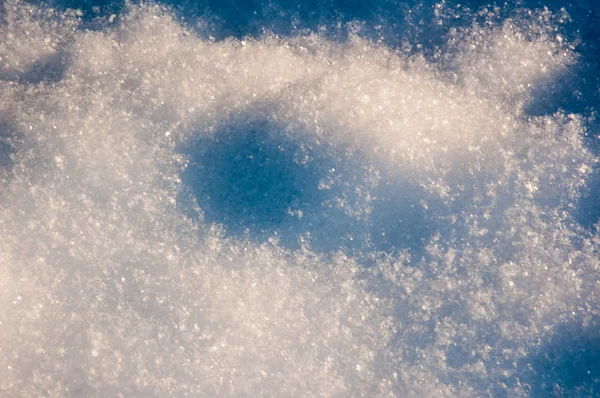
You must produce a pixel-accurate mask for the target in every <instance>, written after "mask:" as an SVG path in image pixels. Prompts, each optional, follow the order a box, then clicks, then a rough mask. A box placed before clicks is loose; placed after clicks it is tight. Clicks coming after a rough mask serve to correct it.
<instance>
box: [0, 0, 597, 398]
mask: <svg viewBox="0 0 600 398" xmlns="http://www.w3.org/2000/svg"><path fill="white" fill-rule="evenodd" d="M44 3H46V4H49V5H50V6H55V7H58V8H63V9H64V8H75V9H80V10H82V11H83V13H84V15H83V19H84V21H86V23H88V24H89V25H90V27H91V28H93V26H94V24H93V21H94V19H95V18H97V17H103V16H104V17H106V16H109V15H111V14H112V13H118V12H119V11H120V10H122V8H123V7H124V2H123V1H112V0H52V1H44ZM435 3H436V2H434V1H431V0H425V1H423V0H409V1H394V0H373V1H368V2H365V1H359V0H352V1H341V0H330V1H322V0H307V1H302V2H297V1H291V0H272V1H236V0H203V1H190V0H177V1H165V2H163V4H166V5H168V6H171V7H173V10H174V12H175V13H176V14H177V15H178V16H179V17H180V18H181V19H182V20H183V21H184V22H185V23H189V24H190V26H194V21H195V20H196V19H197V18H199V17H202V18H204V19H206V20H207V21H209V22H210V23H209V24H208V25H203V27H201V28H198V29H199V34H201V35H206V36H212V37H214V38H216V39H217V40H219V39H224V38H227V37H235V38H241V37H244V36H255V37H256V36H259V35H261V34H262V33H263V32H264V31H270V32H274V33H276V34H278V35H281V36H286V35H294V34H297V33H301V32H303V31H307V30H308V31H311V30H312V31H316V30H318V29H319V27H325V28H327V32H328V34H330V35H331V36H332V38H333V39H337V40H343V39H344V37H345V35H346V34H347V33H348V29H349V28H348V27H347V25H345V24H346V23H348V22H353V21H355V22H357V23H358V24H359V25H362V28H361V31H360V32H361V34H362V35H363V36H365V37H366V38H368V39H372V40H373V41H377V40H379V39H381V40H382V42H383V43H384V44H386V45H388V46H391V47H394V46H399V43H401V42H402V41H403V40H409V41H412V42H413V43H419V44H420V45H421V50H419V51H421V52H422V53H423V54H424V55H425V56H426V57H430V58H435V57H436V56H438V55H439V53H438V52H437V49H438V47H439V46H442V45H443V43H444V37H445V34H446V33H447V32H448V29H449V28H450V27H452V26H455V27H456V26H466V25H467V24H469V23H471V21H472V18H468V19H466V20H465V19H461V18H456V19H455V20H453V21H452V20H451V21H450V22H451V23H447V22H448V21H445V22H446V23H445V24H443V25H439V24H436V23H434V22H435V18H436V17H435V15H434V5H435ZM459 3H460V4H461V7H462V9H463V10H464V9H467V8H469V9H471V10H476V9H479V8H481V7H484V6H488V5H489V2H488V1H486V0H464V1H463V0H461V1H448V2H446V4H447V5H448V6H449V7H450V8H452V7H456V6H457V5H458V4H459ZM544 7H547V8H548V9H550V10H551V11H553V12H559V11H560V10H561V9H562V8H564V9H565V10H566V11H567V12H568V13H569V15H570V17H571V20H570V21H566V22H565V23H564V24H563V25H562V26H560V34H561V35H563V36H564V37H566V38H567V39H568V40H570V41H572V42H576V43H578V44H577V46H576V51H577V52H578V53H579V55H580V59H579V62H578V65H577V66H576V69H575V71H571V72H570V73H569V75H565V76H564V77H562V79H563V84H560V85H557V86H556V88H546V89H544V90H543V91H540V92H537V93H534V98H533V101H532V102H531V104H530V105H529V108H528V110H527V111H528V113H529V114H531V115H543V114H550V113H552V112H555V111H556V110H559V109H562V110H564V111H565V112H566V113H580V114H583V115H585V116H590V115H593V114H594V113H596V112H597V111H598V110H599V108H600V103H599V90H598V87H599V86H600V84H599V80H598V79H599V77H598V73H597V71H598V70H600V40H599V39H600V2H598V1H596V0H581V1H567V2H564V1H561V0H554V1H543V0H522V1H518V2H514V4H513V5H512V6H509V7H504V8H503V9H502V10H501V12H500V13H499V15H498V16H497V18H498V19H499V20H502V18H507V17H509V16H510V15H511V13H512V12H513V11H514V10H515V9H517V8H527V9H535V8H544ZM59 61H60V60H59ZM48 62H49V63H52V62H57V60H48ZM32 76H34V74H32ZM23 79H25V80H26V79H27V76H23ZM23 79H22V80H23ZM0 130H7V128H5V126H0ZM7 131H8V130H7ZM598 131H599V129H598V126H597V125H595V124H594V123H593V122H590V124H589V131H588V136H587V137H586V141H587V142H588V144H589V146H590V148H591V149H592V150H593V151H594V152H595V153H596V154H600V145H599V144H598V142H599V140H598V138H600V134H599V133H598ZM300 145H301V143H299V142H293V141H291V142H290V141H289V137H285V136H284V135H281V134H279V135H277V134H275V135H273V134H272V128H270V127H268V126H267V127H265V126H262V127H261V126H245V127H237V128H233V129H230V130H229V131H226V132H225V133H224V134H220V135H219V138H206V139H204V140H200V141H196V142H191V143H189V145H188V147H187V148H185V149H184V152H186V151H187V153H188V154H189V155H190V158H191V166H190V168H189V169H188V170H187V171H186V172H185V173H184V175H183V180H184V183H186V184H187V185H188V186H189V187H190V190H191V192H192V194H193V195H195V196H196V198H197V200H198V201H199V202H201V203H202V205H203V207H204V208H205V209H206V214H205V215H204V216H205V217H206V218H207V220H208V221H211V222H216V223H221V224H223V225H225V226H226V228H227V229H228V231H229V233H231V234H243V233H249V234H251V235H252V236H255V237H256V238H257V239H259V240H260V239H266V238H267V237H269V236H272V234H273V232H276V233H277V234H278V235H279V237H280V239H281V240H282V241H283V243H284V244H287V245H289V247H290V248H293V245H294V244H296V241H295V240H294V237H295V236H296V235H295V234H291V235H290V233H289V231H290V230H294V231H301V232H310V231H311V226H310V224H308V223H303V222H302V221H301V220H298V219H295V218H293V217H291V216H290V215H289V214H288V212H287V211H288V209H289V208H294V207H295V208H297V209H300V210H304V211H305V212H308V213H309V214H308V216H310V210H311V208H314V206H318V205H319V204H320V203H321V202H323V201H324V200H325V197H324V195H325V193H323V192H320V191H319V190H318V189H317V184H318V180H319V179H320V178H322V177H323V176H324V175H325V174H326V173H327V171H328V170H329V169H330V168H332V167H334V166H337V167H338V169H340V170H342V169H343V165H339V164H333V163H331V162H332V160H331V158H328V157H327V153H315V151H316V149H314V148H313V149H309V152H311V153H310V156H311V157H312V159H313V161H312V162H309V163H307V164H298V163H296V162H295V161H294V153H296V152H297V151H298V150H299V147H300ZM280 148H284V149H280ZM10 152H11V148H10V144H9V143H8V140H7V135H6V134H5V135H4V136H2V135H1V134H0V157H1V159H8V154H9V153H10ZM1 159H0V167H3V166H6V165H5V164H4V163H6V162H8V160H6V162H5V161H4V160H1ZM198 173H202V174H203V175H205V176H209V177H208V178H207V179H205V180H204V181H203V182H199V181H198V180H197V179H195V176H196V175H197V174H198ZM277 181H286V182H288V184H287V185H286V186H279V185H278V183H277ZM417 196H418V195H417ZM412 204H413V203H409V204H408V205H403V204H399V203H383V204H381V206H380V208H379V210H377V209H376V211H375V215H374V216H373V217H374V218H373V219H371V220H370V221H368V222H367V223H366V224H365V225H362V226H359V227H360V228H362V230H363V231H366V232H365V233H367V232H368V234H369V235H370V236H384V235H382V234H376V233H375V231H373V229H374V228H378V227H380V228H383V229H386V228H387V229H389V230H394V228H393V226H386V225H385V221H386V220H388V219H389V218H390V217H388V216H389V215H390V211H391V210H390V209H392V208H396V209H398V208H399V209H400V210H398V211H400V212H405V213H407V212H409V210H408V209H409V208H411V207H409V206H412ZM575 212H576V214H575V216H576V219H577V220H578V221H579V223H580V224H581V225H583V226H584V227H586V228H593V227H594V224H595V223H597V221H598V219H600V170H595V173H594V175H593V176H592V179H591V180H590V181H589V182H588V185H587V187H586V190H585V192H584V194H583V195H582V198H581V200H580V203H579V206H578V208H577V209H576V211H575ZM330 216H331V219H337V220H343V217H339V215H337V216H336V215H335V214H330ZM407 217H408V218H409V219H410V218H411V217H412V221H413V225H427V219H428V217H429V215H427V214H425V213H422V212H421V213H419V212H417V213H414V214H408V216H407ZM308 218H310V217H308ZM323 221H324V222H327V220H323ZM414 221H417V222H414ZM338 222H339V221H338ZM342 222H343V221H342ZM283 226H285V228H284V227H283ZM347 227H348V225H345V226H340V228H339V230H343V229H346V228H347ZM351 227H354V228H356V227H357V226H356V225H353V226H351ZM360 228H359V229H360ZM333 231H334V232H335V225H334V228H333ZM411 233H412V235H414V236H412V237H410V238H409V239H407V237H406V236H403V237H395V238H394V237H391V238H386V239H382V238H378V239H379V240H375V241H373V240H372V239H371V241H370V242H369V244H372V245H376V246H378V247H377V248H378V249H381V250H384V251H385V250H387V251H391V250H393V249H394V248H399V247H400V246H401V245H402V244H403V243H402V242H407V241H408V242H410V241H411V239H413V240H414V242H418V241H419V239H420V238H423V237H426V236H427V233H428V232H427V228H425V227H424V229H423V230H419V231H414V230H413V231H412V232H411V231H409V232H408V234H409V235H410V234H411ZM292 235H293V236H292ZM323 238H324V239H322V240H318V241H319V242H324V243H322V245H323V246H322V247H320V248H319V247H317V249H320V250H321V251H327V250H332V249H336V248H342V249H343V248H344V247H346V248H351V247H352V245H350V244H347V243H343V242H342V241H340V240H338V241H337V243H335V244H334V243H331V241H329V242H328V241H327V239H325V238H326V237H323ZM359 240H360V239H359ZM286 242H287V243H286ZM363 244H364V241H363ZM404 244H405V243H404ZM336 245H337V246H336ZM411 245H413V246H411V248H413V249H414V248H415V246H417V245H418V243H414V244H411ZM359 247H360V245H359ZM581 325H582V323H581V322H578V320H573V323H572V324H566V325H563V327H561V328H558V329H557V330H556V331H555V334H554V336H553V337H552V338H551V339H550V340H548V341H545V342H542V343H541V345H540V347H539V348H538V349H532V350H531V353H530V355H529V356H528V357H527V358H526V360H525V361H524V362H523V363H522V364H520V365H519V366H520V368H521V369H522V372H523V374H522V375H521V376H520V378H521V379H522V380H527V381H528V382H529V383H530V385H531V386H532V390H531V395H532V396H536V397H545V396H553V395H554V396H600V383H598V382H597V381H596V382H594V380H599V379H600V373H598V372H599V371H600V320H598V319H594V320H593V322H588V325H587V326H585V327H583V326H581ZM449 353H453V355H450V358H449V359H448V365H449V366H451V367H452V366H460V364H461V360H462V359H461V358H462V357H463V356H464V355H462V354H463V353H462V351H461V347H458V346H456V347H451V349H450V350H449ZM506 383H507V384H509V385H510V383H511V380H506ZM498 396H502V392H501V391H499V392H498Z"/></svg>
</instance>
